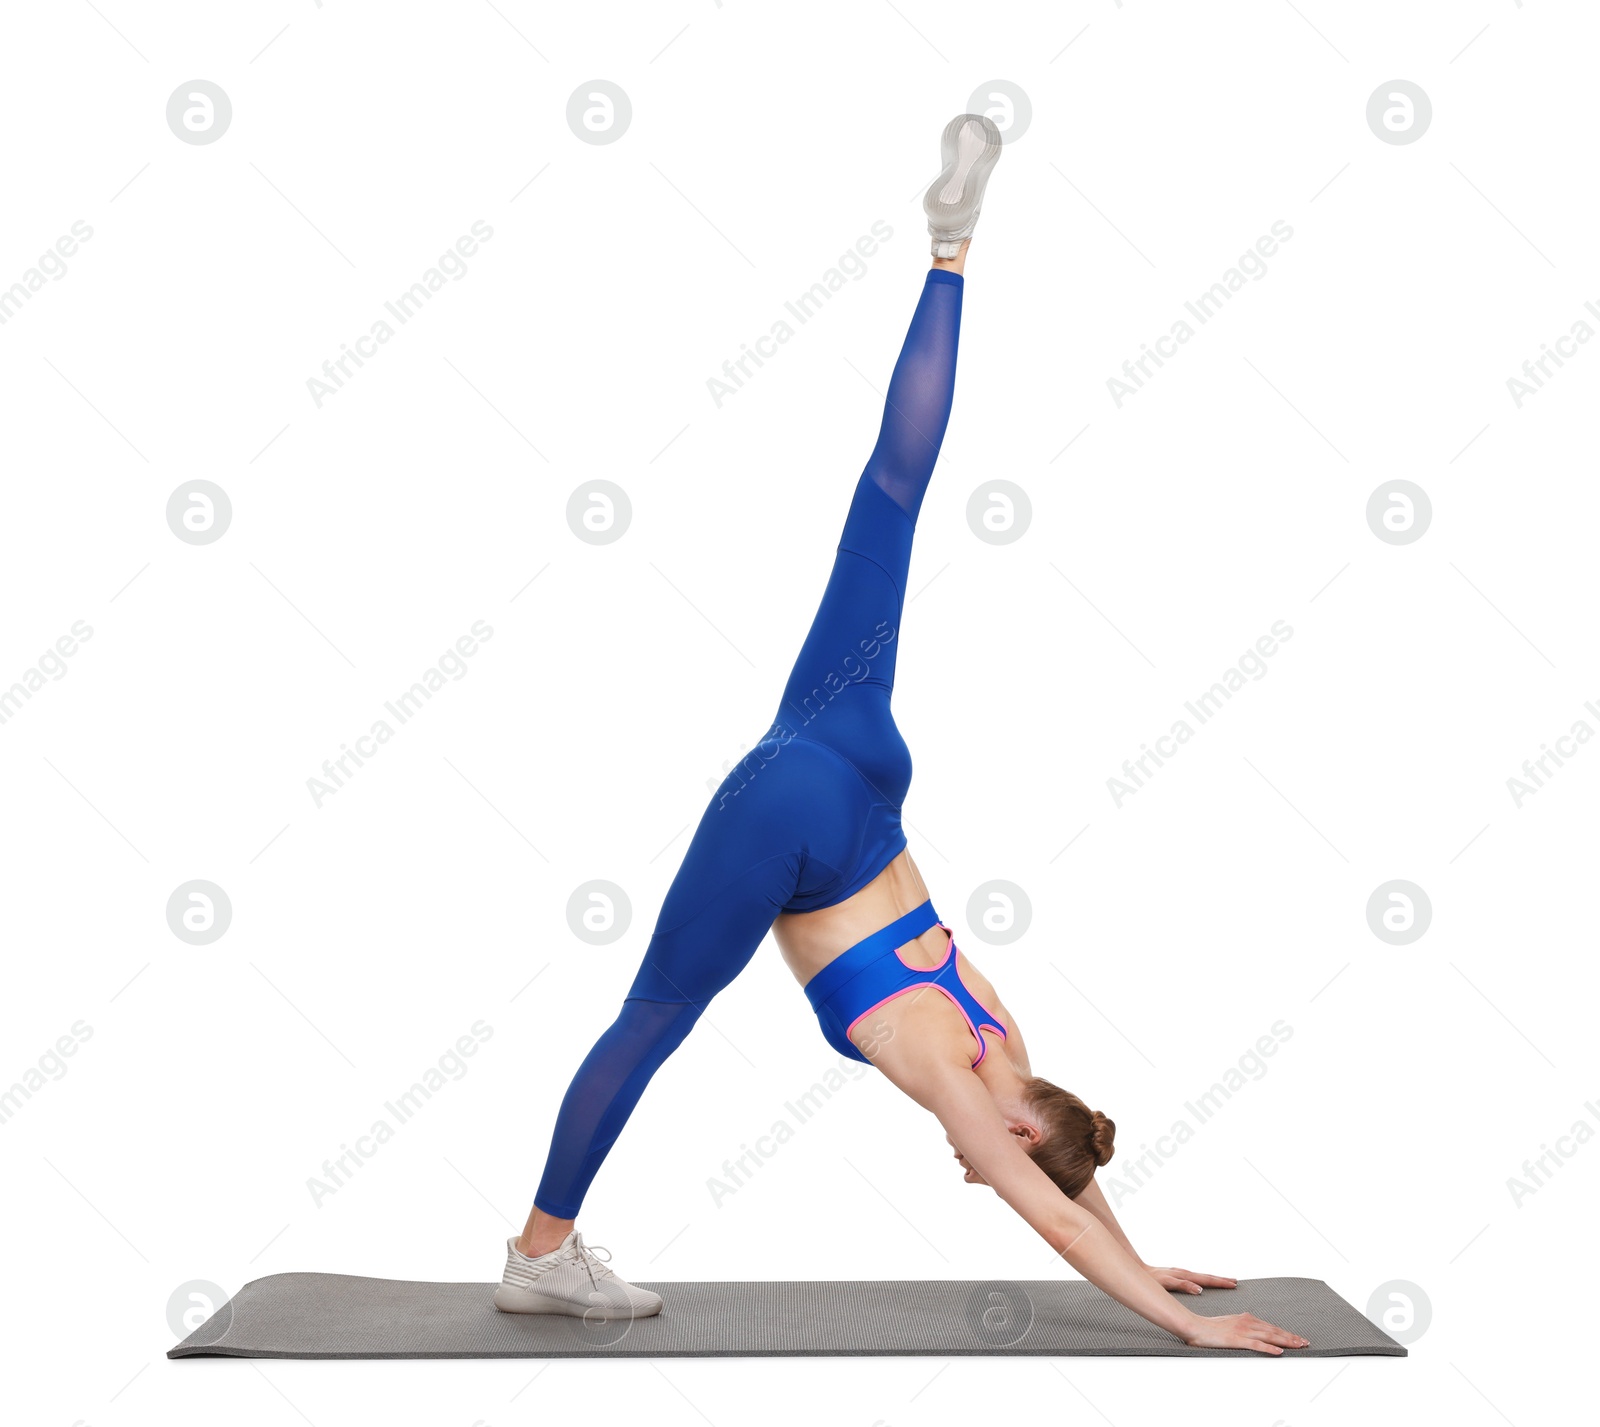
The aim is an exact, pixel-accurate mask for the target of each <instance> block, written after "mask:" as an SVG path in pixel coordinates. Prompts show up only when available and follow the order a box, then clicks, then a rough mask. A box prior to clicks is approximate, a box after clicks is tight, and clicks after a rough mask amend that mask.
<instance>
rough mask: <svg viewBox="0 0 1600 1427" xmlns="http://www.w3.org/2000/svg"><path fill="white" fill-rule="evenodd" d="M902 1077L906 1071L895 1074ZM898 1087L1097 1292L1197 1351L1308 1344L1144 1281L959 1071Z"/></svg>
mask: <svg viewBox="0 0 1600 1427" xmlns="http://www.w3.org/2000/svg"><path fill="white" fill-rule="evenodd" d="M898 1068H899V1069H901V1070H904V1069H905V1067H904V1066H902V1067H898ZM921 1069H922V1070H923V1073H922V1074H918V1075H912V1076H906V1077H905V1081H904V1082H902V1081H901V1080H900V1078H899V1077H896V1081H897V1083H899V1084H900V1088H901V1089H903V1090H905V1091H906V1092H907V1093H908V1094H910V1095H911V1096H912V1098H913V1099H915V1100H917V1101H918V1103H919V1104H922V1105H925V1106H926V1108H928V1109H929V1110H931V1111H933V1113H934V1114H935V1115H936V1116H938V1118H939V1121H940V1123H941V1124H942V1125H943V1126H944V1128H945V1130H946V1132H947V1133H948V1134H949V1136H950V1138H951V1140H952V1141H953V1142H954V1144H955V1145H956V1146H957V1147H958V1148H959V1149H960V1151H961V1153H962V1154H963V1155H964V1156H965V1157H966V1159H967V1161H968V1162H969V1163H970V1164H971V1165H972V1166H973V1168H975V1169H976V1170H977V1171H978V1173H979V1174H981V1175H982V1176H983V1178H984V1179H985V1180H986V1181H987V1182H988V1183H989V1185H990V1187H991V1188H993V1190H994V1191H995V1193H997V1194H998V1195H999V1196H1000V1197H1001V1198H1002V1199H1003V1200H1005V1202H1006V1203H1007V1204H1009V1205H1010V1206H1011V1207H1012V1208H1013V1209H1015V1210H1016V1211H1017V1213H1018V1214H1020V1215H1021V1216H1022V1217H1023V1219H1025V1220H1026V1221H1027V1223H1028V1225H1029V1226H1030V1227H1031V1228H1032V1229H1033V1230H1034V1231H1035V1232H1036V1233H1037V1234H1038V1235H1039V1236H1040V1237H1041V1238H1043V1239H1044V1240H1045V1242H1046V1243H1048V1244H1049V1245H1050V1247H1051V1248H1052V1249H1054V1250H1055V1251H1056V1252H1057V1253H1058V1254H1060V1255H1061V1256H1062V1257H1063V1258H1064V1259H1066V1261H1067V1262H1068V1263H1069V1264H1071V1265H1072V1267H1073V1268H1075V1269H1076V1270H1077V1271H1078V1272H1079V1273H1081V1274H1082V1275H1083V1276H1084V1277H1085V1278H1086V1279H1088V1280H1089V1282H1090V1283H1092V1284H1094V1286H1095V1287H1096V1288H1098V1289H1099V1290H1100V1291H1101V1292H1102V1293H1105V1294H1106V1295H1107V1296H1109V1297H1111V1298H1114V1299H1116V1300H1117V1302H1118V1303H1121V1304H1122V1305H1123V1306H1124V1307H1126V1308H1131V1309H1132V1310H1133V1311H1134V1312H1135V1313H1138V1314H1140V1315H1141V1316H1143V1317H1145V1318H1148V1319H1149V1320H1150V1322H1152V1323H1154V1324H1155V1325H1156V1326H1157V1327H1159V1328H1164V1329H1165V1330H1166V1331H1167V1332H1169V1333H1171V1334H1172V1335H1173V1336H1174V1337H1175V1338H1180V1339H1182V1340H1183V1341H1184V1342H1185V1343H1189V1344H1191V1345H1192V1346H1195V1347H1203V1348H1248V1349H1251V1350H1252V1351H1254V1352H1258V1353H1270V1354H1273V1355H1274V1356H1276V1355H1278V1354H1281V1353H1282V1352H1283V1350H1284V1349H1285V1348H1298V1347H1304V1346H1305V1345H1306V1340H1305V1339H1304V1338H1301V1337H1299V1336H1298V1335H1297V1334H1294V1333H1288V1332H1285V1331H1284V1330H1283V1329H1282V1328H1277V1327H1274V1326H1273V1325H1272V1324H1271V1323H1268V1322H1266V1321H1265V1320H1264V1319H1260V1318H1257V1317H1255V1316H1254V1315H1253V1314H1250V1313H1233V1314H1228V1315H1225V1316H1222V1317H1205V1316H1203V1315H1201V1314H1198V1313H1192V1312H1190V1311H1189V1309H1187V1308H1186V1307H1184V1306H1183V1304H1182V1303H1180V1302H1179V1301H1178V1300H1177V1299H1176V1298H1174V1297H1173V1296H1172V1295H1171V1294H1169V1293H1168V1292H1167V1291H1166V1290H1165V1289H1164V1288H1162V1287H1161V1286H1160V1285H1159V1284H1157V1283H1156V1281H1155V1280H1154V1279H1153V1278H1152V1277H1151V1276H1150V1274H1149V1272H1148V1271H1147V1270H1146V1269H1145V1267H1144V1266H1143V1265H1142V1264H1141V1263H1140V1262H1139V1261H1138V1259H1137V1258H1136V1257H1135V1256H1134V1255H1133V1254H1131V1253H1130V1252H1128V1250H1127V1249H1125V1248H1124V1247H1123V1246H1122V1244H1121V1243H1119V1242H1118V1241H1117V1238H1116V1237H1115V1236H1114V1235H1113V1234H1112V1233H1111V1231H1110V1230H1109V1229H1108V1228H1107V1227H1106V1226H1105V1225H1104V1224H1103V1223H1101V1221H1100V1220H1099V1219H1097V1218H1096V1217H1095V1216H1094V1215H1093V1214H1091V1213H1090V1212H1089V1211H1088V1210H1086V1209H1084V1208H1082V1207H1081V1206H1079V1205H1077V1204H1074V1203H1073V1202H1072V1200H1070V1199H1068V1198H1067V1196H1066V1195H1065V1194H1063V1193H1062V1192H1061V1191H1060V1190H1059V1189H1058V1188H1057V1187H1056V1185H1055V1183H1054V1182H1053V1181H1052V1180H1051V1179H1050V1177H1049V1176H1048V1175H1047V1174H1046V1173H1045V1172H1044V1171H1043V1170H1042V1169H1040V1168H1039V1166H1038V1165H1036V1164H1035V1163H1034V1162H1033V1161H1032V1159H1030V1158H1029V1157H1028V1154H1027V1152H1026V1151H1025V1150H1024V1149H1023V1148H1022V1146H1021V1145H1020V1144H1019V1143H1018V1141H1017V1138H1016V1136H1014V1135H1013V1134H1012V1133H1011V1132H1010V1131H1009V1130H1008V1129H1007V1128H1006V1125H1005V1121H1004V1120H1003V1119H1002V1118H1001V1115H1000V1112H999V1110H998V1109H997V1108H996V1107H995V1103H994V1100H993V1099H992V1098H991V1097H990V1095H989V1092H988V1091H987V1090H985V1089H984V1087H983V1084H982V1082H981V1081H980V1080H979V1079H978V1077H977V1076H976V1075H974V1074H973V1073H972V1072H971V1070H970V1069H969V1068H968V1067H966V1066H963V1065H959V1064H957V1065H946V1064H943V1063H936V1064H929V1065H927V1066H924V1067H921Z"/></svg>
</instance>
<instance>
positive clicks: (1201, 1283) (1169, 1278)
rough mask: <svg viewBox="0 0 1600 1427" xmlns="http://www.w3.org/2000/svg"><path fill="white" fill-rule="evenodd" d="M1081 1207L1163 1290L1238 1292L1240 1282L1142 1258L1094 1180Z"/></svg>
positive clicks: (1090, 1182) (1075, 1201)
mask: <svg viewBox="0 0 1600 1427" xmlns="http://www.w3.org/2000/svg"><path fill="white" fill-rule="evenodd" d="M1072 1202H1073V1203H1074V1204H1078V1205H1080V1206H1082V1207H1083V1208H1085V1209H1087V1210H1088V1211H1089V1212H1090V1213H1091V1214H1093V1215H1094V1217H1095V1218H1096V1219H1098V1220H1099V1221H1100V1222H1101V1223H1102V1224H1104V1225H1105V1226H1106V1228H1107V1230H1108V1231H1109V1232H1110V1234H1111V1237H1112V1238H1114V1239H1115V1240H1116V1241H1117V1242H1118V1243H1119V1244H1121V1245H1122V1247H1123V1248H1124V1249H1126V1250H1127V1252H1128V1255H1129V1256H1130V1257H1131V1258H1132V1259H1133V1260H1134V1262H1135V1263H1137V1264H1139V1265H1140V1266H1141V1267H1142V1268H1143V1269H1144V1270H1145V1272H1146V1273H1148V1274H1151V1275H1153V1276H1154V1278H1155V1281H1156V1282H1157V1283H1159V1284H1160V1285H1161V1286H1162V1287H1163V1288H1166V1289H1170V1290H1172V1291H1174V1292H1177V1293H1199V1292H1201V1290H1203V1289H1207V1288H1236V1287H1238V1282H1239V1281H1238V1280H1237V1279H1234V1278H1219V1277H1218V1276H1217V1275H1216V1274H1214V1273H1191V1272H1190V1271H1189V1270H1188V1269H1186V1268H1152V1267H1151V1266H1150V1265H1149V1264H1147V1263H1145V1261H1144V1260H1143V1259H1142V1258H1140V1256H1139V1253H1138V1251H1137V1250H1136V1249H1135V1248H1134V1247H1133V1245H1132V1244H1131V1243H1130V1242H1129V1241H1128V1236H1127V1235H1126V1234H1125V1233H1123V1232H1122V1225H1121V1224H1119V1223H1118V1222H1117V1216H1116V1215H1115V1214H1113V1213H1112V1212H1111V1206H1110V1204H1108V1203H1107V1202H1106V1196H1105V1195H1104V1194H1103V1193H1102V1192H1101V1190H1100V1181H1099V1180H1097V1179H1093V1178H1091V1179H1090V1180H1089V1184H1088V1187H1087V1188H1086V1189H1085V1190H1084V1191H1083V1193H1082V1194H1080V1195H1079V1196H1078V1197H1077V1198H1076V1199H1075V1200H1073V1201H1072Z"/></svg>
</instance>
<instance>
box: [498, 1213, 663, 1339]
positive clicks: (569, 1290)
mask: <svg viewBox="0 0 1600 1427" xmlns="http://www.w3.org/2000/svg"><path fill="white" fill-rule="evenodd" d="M600 1254H605V1255H606V1257H605V1258H600V1257H599V1255H600ZM610 1257H611V1255H610V1254H609V1253H608V1252H607V1251H606V1250H605V1249H602V1248H599V1247H598V1246H596V1247H595V1248H590V1247H589V1246H588V1245H587V1244H585V1243H584V1242H583V1235H581V1234H580V1233H579V1232H578V1231H577V1230H576V1229H574V1230H573V1231H572V1232H571V1233H570V1234H568V1235H567V1237H566V1238H564V1239H563V1240H562V1241H561V1244H560V1247H559V1248H555V1249H552V1250H551V1251H550V1252H549V1253H547V1254H540V1255H539V1256H538V1257H537V1258H529V1257H528V1256H527V1255H526V1254H523V1253H521V1252H519V1251H518V1249H517V1241H516V1240H515V1239H514V1238H513V1239H507V1240H506V1271H505V1276H504V1277H503V1278H502V1279H501V1280H500V1287H499V1288H497V1289H495V1291H494V1306H495V1307H496V1308H498V1309H499V1310H500V1311H501V1312H502V1313H561V1314H565V1315H567V1316H568V1317H571V1318H588V1319H590V1320H591V1321H593V1320H602V1321H611V1320H613V1319H617V1318H648V1317H650V1316H651V1315H652V1314H654V1313H659V1312H660V1311H661V1295H660V1294H659V1293H651V1292H650V1290H649V1289H647V1288H635V1287H634V1286H633V1285H632V1284H631V1283H628V1282H626V1281H625V1280H623V1279H621V1278H618V1277H617V1275H616V1274H615V1273H613V1272H612V1271H611V1269H610V1268H609V1267H608V1265H607V1262H606V1260H607V1259H609V1258H610Z"/></svg>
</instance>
